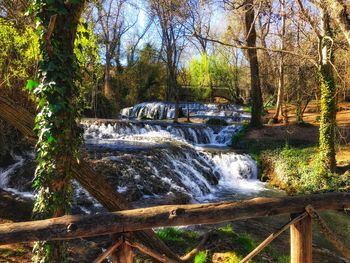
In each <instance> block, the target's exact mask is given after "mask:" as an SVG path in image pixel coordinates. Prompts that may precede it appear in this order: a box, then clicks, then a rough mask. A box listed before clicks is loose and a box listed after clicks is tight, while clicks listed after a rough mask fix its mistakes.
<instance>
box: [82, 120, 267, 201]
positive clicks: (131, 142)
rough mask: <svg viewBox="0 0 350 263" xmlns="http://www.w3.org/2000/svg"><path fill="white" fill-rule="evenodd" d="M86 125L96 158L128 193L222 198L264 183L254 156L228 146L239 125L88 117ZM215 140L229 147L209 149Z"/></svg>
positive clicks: (253, 190)
mask: <svg viewBox="0 0 350 263" xmlns="http://www.w3.org/2000/svg"><path fill="white" fill-rule="evenodd" d="M84 127H85V134H84V136H85V138H86V143H87V146H88V149H89V152H90V158H91V159H92V160H91V161H92V162H94V164H95V167H96V168H97V170H98V171H101V172H103V171H106V170H108V171H109V177H110V178H112V181H114V184H115V186H116V190H118V191H120V192H123V193H125V194H126V196H128V198H129V199H133V200H138V199H142V197H143V198H144V197H154V198H158V199H159V196H162V197H163V198H162V200H166V201H165V202H169V199H171V198H175V200H176V201H178V199H177V198H176V197H178V196H181V197H182V198H185V199H186V197H187V199H186V200H187V201H188V200H189V199H192V200H193V199H195V200H198V201H205V200H207V199H211V200H212V199H216V200H218V199H225V195H226V197H227V196H232V194H241V195H242V194H243V195H249V194H255V193H257V192H259V191H260V190H262V189H263V188H264V186H263V184H262V183H260V182H259V181H258V180H257V173H258V171H257V166H256V163H255V161H254V160H253V159H252V158H251V157H250V156H248V155H240V154H236V153H233V152H230V151H229V150H228V149H227V145H228V144H229V143H230V142H231V138H232V135H233V133H235V132H237V131H239V130H240V129H241V126H239V125H232V126H226V127H214V126H213V127H209V126H206V125H189V124H185V125H184V124H181V125H180V124H171V123H164V122H162V123H161V122H155V121H151V122H148V121H143V122H136V121H135V122H123V121H110V122H108V123H106V122H98V121H94V120H86V121H85V122H84ZM198 146H199V147H198ZM213 146H216V147H217V146H221V147H222V148H224V147H226V148H224V149H225V150H223V149H222V148H221V149H220V150H216V151H215V150H214V151H213V150H211V151H207V147H213ZM166 197H169V199H168V198H166Z"/></svg>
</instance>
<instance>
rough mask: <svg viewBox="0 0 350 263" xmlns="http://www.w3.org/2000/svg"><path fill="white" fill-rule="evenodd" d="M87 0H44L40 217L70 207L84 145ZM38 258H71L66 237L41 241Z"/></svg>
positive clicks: (40, 15) (31, 84)
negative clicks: (80, 109) (82, 28)
mask: <svg viewBox="0 0 350 263" xmlns="http://www.w3.org/2000/svg"><path fill="white" fill-rule="evenodd" d="M83 6H84V0H78V1H77V0H74V1H73V0H57V1H50V0H38V1H36V2H35V3H34V7H35V8H36V9H37V15H36V17H37V20H38V21H40V27H39V28H40V29H41V30H42V31H41V35H42V38H41V42H40V50H41V55H42V59H41V62H40V70H39V74H38V78H39V85H37V83H36V82H35V81H28V85H27V88H28V89H29V90H31V91H32V92H33V94H34V95H35V98H36V102H37V105H38V109H39V113H38V115H37V117H36V127H35V129H36V130H37V133H38V138H39V140H38V144H37V161H38V166H37V169H36V173H35V181H34V185H35V188H36V198H35V205H34V216H35V218H38V219H43V218H50V217H58V216H62V215H64V214H66V213H68V212H69V210H70V200H71V186H70V182H69V181H70V178H71V173H72V160H74V159H75V158H77V154H78V150H79V149H78V147H79V143H80V140H79V136H78V134H79V133H78V128H77V124H76V118H77V117H78V114H77V110H76V107H75V100H76V96H77V93H78V87H77V85H76V73H77V70H78V66H77V61H76V57H75V54H74V41H75V38H76V31H77V26H78V23H79V19H80V15H81V12H82V10H83ZM34 250H35V255H34V257H33V261H34V262H65V261H66V246H65V243H64V241H48V242H39V243H36V245H35V247H34Z"/></svg>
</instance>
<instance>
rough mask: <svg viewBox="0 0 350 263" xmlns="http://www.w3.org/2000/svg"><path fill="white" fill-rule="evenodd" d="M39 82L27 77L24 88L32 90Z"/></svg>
mask: <svg viewBox="0 0 350 263" xmlns="http://www.w3.org/2000/svg"><path fill="white" fill-rule="evenodd" d="M38 86H39V83H38V82H37V81H35V80H32V79H28V80H27V86H26V89H27V90H29V91H32V90H33V89H34V88H36V87H38Z"/></svg>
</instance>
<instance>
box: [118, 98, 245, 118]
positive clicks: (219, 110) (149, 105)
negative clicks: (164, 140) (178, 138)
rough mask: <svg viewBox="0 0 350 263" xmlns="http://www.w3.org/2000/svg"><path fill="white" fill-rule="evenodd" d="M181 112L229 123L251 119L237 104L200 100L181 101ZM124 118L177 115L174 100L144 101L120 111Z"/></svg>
mask: <svg viewBox="0 0 350 263" xmlns="http://www.w3.org/2000/svg"><path fill="white" fill-rule="evenodd" d="M179 108H180V114H181V115H182V116H187V114H188V115H189V116H190V117H191V118H201V119H210V118H217V119H224V120H226V121H227V122H229V123H232V122H240V121H243V120H249V119H250V117H251V116H250V114H249V113H246V112H243V107H242V106H239V105H235V104H214V103H210V104H209V103H199V102H180V103H179ZM120 115H121V117H122V118H129V119H135V118H136V119H151V120H163V119H173V118H174V117H175V103H173V102H143V103H139V104H136V105H135V106H133V107H128V108H124V109H122V110H121V111H120Z"/></svg>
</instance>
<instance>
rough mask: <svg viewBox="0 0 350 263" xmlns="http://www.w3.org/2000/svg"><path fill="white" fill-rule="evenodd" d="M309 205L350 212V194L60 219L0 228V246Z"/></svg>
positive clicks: (253, 215) (205, 221)
mask: <svg viewBox="0 0 350 263" xmlns="http://www.w3.org/2000/svg"><path fill="white" fill-rule="evenodd" d="M308 205H312V206H313V207H314V208H315V209H317V210H319V211H321V210H342V209H344V208H350V193H327V194H316V195H307V196H295V197H282V198H254V199H250V200H244V201H238V202H226V203H211V204H190V205H166V206H157V207H150V208H140V209H132V210H126V211H118V212H113V213H105V214H97V215H88V216H63V217H58V218H52V219H47V220H39V221H30V222H21V223H6V224H1V225H0V245H3V244H9V243H19V242H29V241H39V240H66V239H74V238H81V237H90V236H99V235H106V234H111V233H122V232H132V231H137V230H144V229H150V228H154V227H168V226H180V225H197V224H213V223H219V222H225V221H233V220H241V219H248V218H256V217H266V216H272V215H278V214H286V213H288V214H290V213H300V212H304V209H305V207H306V206H308Z"/></svg>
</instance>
